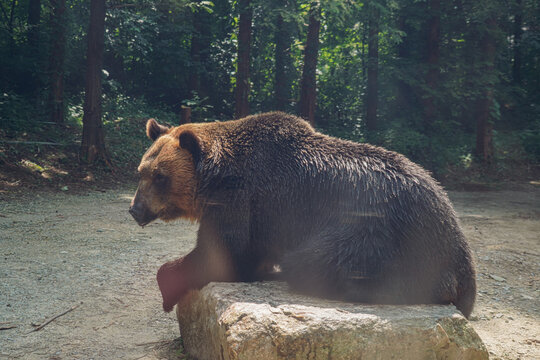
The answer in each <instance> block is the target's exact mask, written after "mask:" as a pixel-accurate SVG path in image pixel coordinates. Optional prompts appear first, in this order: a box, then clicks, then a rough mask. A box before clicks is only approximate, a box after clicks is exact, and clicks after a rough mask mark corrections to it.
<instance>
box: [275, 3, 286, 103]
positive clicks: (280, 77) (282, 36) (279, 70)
mask: <svg viewBox="0 0 540 360" xmlns="http://www.w3.org/2000/svg"><path fill="white" fill-rule="evenodd" d="M274 41H275V43H276V49H275V55H274V56H275V66H276V73H275V82H274V106H275V108H276V110H285V109H286V107H287V104H288V102H289V97H290V82H289V79H288V77H287V70H286V66H287V62H288V61H287V60H288V56H289V46H290V41H289V33H288V31H287V27H286V24H285V21H284V20H283V15H282V14H281V13H279V14H278V15H277V20H276V32H275V35H274Z"/></svg>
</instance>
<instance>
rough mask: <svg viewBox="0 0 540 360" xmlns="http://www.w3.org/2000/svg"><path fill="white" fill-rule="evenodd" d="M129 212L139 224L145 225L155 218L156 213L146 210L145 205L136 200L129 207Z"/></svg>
mask: <svg viewBox="0 0 540 360" xmlns="http://www.w3.org/2000/svg"><path fill="white" fill-rule="evenodd" d="M129 213H130V214H131V216H133V218H134V219H135V221H137V224H139V225H140V226H145V225H147V224H149V223H150V222H152V221H153V220H155V219H156V218H157V215H155V214H153V213H152V212H150V211H148V209H147V208H146V207H145V206H143V205H142V204H141V203H138V202H135V203H133V204H132V205H131V206H130V207H129Z"/></svg>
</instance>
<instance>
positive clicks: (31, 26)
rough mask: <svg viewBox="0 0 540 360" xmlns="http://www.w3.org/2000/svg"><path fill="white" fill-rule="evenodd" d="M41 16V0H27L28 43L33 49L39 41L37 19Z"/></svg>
mask: <svg viewBox="0 0 540 360" xmlns="http://www.w3.org/2000/svg"><path fill="white" fill-rule="evenodd" d="M40 18H41V0H30V1H29V2H28V44H29V45H30V48H31V49H32V50H33V51H34V50H35V49H36V48H37V45H38V42H39V31H38V27H39V20H40Z"/></svg>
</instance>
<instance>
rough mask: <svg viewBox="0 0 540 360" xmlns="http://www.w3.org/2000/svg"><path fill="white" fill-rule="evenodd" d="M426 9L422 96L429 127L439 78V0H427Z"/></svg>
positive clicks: (434, 106)
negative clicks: (423, 88)
mask: <svg viewBox="0 0 540 360" xmlns="http://www.w3.org/2000/svg"><path fill="white" fill-rule="evenodd" d="M428 11H429V13H430V17H429V20H428V23H427V29H426V35H427V36H426V43H427V51H426V64H427V72H426V80H425V81H426V87H427V93H426V94H425V95H424V97H423V105H424V106H423V107H424V123H425V125H426V127H427V128H430V127H431V126H432V124H433V122H434V121H435V115H436V111H437V109H436V105H435V94H434V93H435V91H436V90H437V83H438V80H439V56H440V50H439V46H440V44H439V43H440V24H441V17H440V11H441V2H440V0H429V2H428Z"/></svg>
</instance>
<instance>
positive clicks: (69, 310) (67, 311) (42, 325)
mask: <svg viewBox="0 0 540 360" xmlns="http://www.w3.org/2000/svg"><path fill="white" fill-rule="evenodd" d="M79 305H80V304H78V305H75V306H73V307H72V308H71V309H68V310H66V311H64V312H63V313H61V314H58V315H56V316H55V317H53V318H51V319H50V320H47V321H45V322H44V323H43V324H41V325H39V326H38V327H36V328H35V329H34V330H31V331H29V332H28V334H30V333H31V332H34V331H39V330H41V329H43V328H44V327H45V326H47V325H49V324H50V323H52V322H53V321H54V320H56V319H58V318H59V317H60V316H64V315H66V314H67V313H69V312H71V311H73V310H75V309H76V308H78V307H79Z"/></svg>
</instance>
